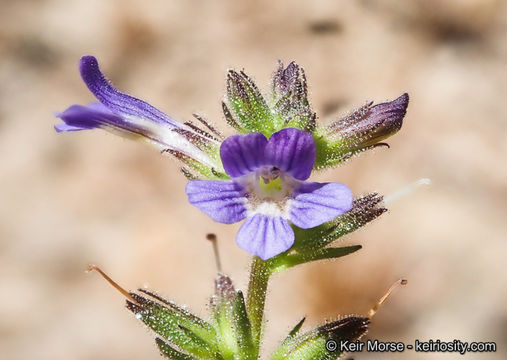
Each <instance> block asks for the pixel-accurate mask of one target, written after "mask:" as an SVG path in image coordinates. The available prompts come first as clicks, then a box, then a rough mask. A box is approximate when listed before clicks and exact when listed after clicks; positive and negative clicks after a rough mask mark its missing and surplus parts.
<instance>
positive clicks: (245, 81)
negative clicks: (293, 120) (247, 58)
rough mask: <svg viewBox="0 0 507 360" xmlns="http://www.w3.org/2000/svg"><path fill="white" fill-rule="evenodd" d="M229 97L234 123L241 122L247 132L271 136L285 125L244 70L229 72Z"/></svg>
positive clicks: (242, 127)
mask: <svg viewBox="0 0 507 360" xmlns="http://www.w3.org/2000/svg"><path fill="white" fill-rule="evenodd" d="M227 99H228V103H229V106H230V109H231V110H232V113H233V114H234V121H233V123H234V122H235V123H236V124H241V129H244V131H245V132H260V133H263V134H264V135H266V137H269V136H271V134H273V133H274V132H275V131H276V130H277V129H280V128H281V126H282V125H283V120H282V118H281V117H280V116H277V115H276V114H275V113H274V112H272V111H271V109H270V108H269V106H268V104H267V103H266V100H265V99H264V97H263V96H262V94H261V92H260V90H259V89H258V88H257V85H255V83H254V82H253V80H252V79H251V78H250V77H249V76H248V75H246V74H245V73H244V72H243V71H240V72H237V71H234V70H230V71H229V72H228V74H227ZM228 122H231V121H230V120H228ZM233 126H234V125H233Z"/></svg>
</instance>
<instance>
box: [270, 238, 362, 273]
mask: <svg viewBox="0 0 507 360" xmlns="http://www.w3.org/2000/svg"><path fill="white" fill-rule="evenodd" d="M361 248H362V246H361V245H353V246H344V247H338V248H324V249H318V250H313V251H308V252H304V253H293V254H289V255H286V256H283V257H279V258H277V259H276V260H275V261H273V262H272V263H271V268H272V271H273V272H274V273H278V272H281V271H283V270H286V269H288V268H291V267H293V266H296V265H300V264H304V263H308V262H312V261H317V260H325V259H336V258H339V257H342V256H345V255H349V254H352V253H353V252H356V251H357V250H359V249H361Z"/></svg>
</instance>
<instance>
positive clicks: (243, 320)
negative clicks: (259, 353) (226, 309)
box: [233, 291, 255, 360]
mask: <svg viewBox="0 0 507 360" xmlns="http://www.w3.org/2000/svg"><path fill="white" fill-rule="evenodd" d="M233 324H234V329H235V333H236V341H237V343H238V355H239V356H240V359H245V360H246V359H255V356H253V351H252V350H253V348H254V345H253V339H252V327H251V325H250V320H249V319H248V315H247V311H246V305H245V299H244V297H243V293H242V292H241V291H238V292H237V295H236V297H235V299H234V303H233Z"/></svg>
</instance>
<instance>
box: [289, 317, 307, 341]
mask: <svg viewBox="0 0 507 360" xmlns="http://www.w3.org/2000/svg"><path fill="white" fill-rule="evenodd" d="M305 320H306V317H304V318H302V319H301V320H299V322H298V323H297V324H296V326H294V327H293V328H292V330H291V331H290V332H289V335H287V337H286V338H285V340H284V342H287V341H290V340H291V339H292V338H293V337H295V336H296V335H297V333H298V332H299V330H301V327H302V326H303V323H304V322H305Z"/></svg>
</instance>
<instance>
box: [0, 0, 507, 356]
mask: <svg viewBox="0 0 507 360" xmlns="http://www.w3.org/2000/svg"><path fill="white" fill-rule="evenodd" d="M0 53H1V56H0V154H2V160H1V162H0V164H1V165H0V181H1V188H0V189H1V190H0V199H1V204H2V205H1V207H0V292H1V294H2V304H1V306H0V353H1V354H2V359H6V360H18V359H39V360H63V359H78V360H80V359H110V360H114V359H140V358H143V359H159V355H158V352H157V350H156V348H155V345H154V342H153V340H152V336H151V335H150V333H149V332H148V331H147V330H146V329H144V328H143V327H142V326H141V325H140V324H139V323H138V322H137V321H136V319H135V318H134V317H133V316H131V314H130V313H129V312H127V311H126V310H125V309H124V308H123V304H124V299H123V298H122V296H121V295H120V294H118V293H117V292H116V291H114V290H113V289H112V288H111V287H110V286H109V285H108V284H107V283H105V282H104V281H103V280H102V279H101V278H99V277H98V275H97V274H88V275H86V274H85V273H84V269H85V268H86V265H87V264H88V263H90V262H93V263H97V264H100V265H101V266H102V267H103V268H104V269H105V270H106V271H107V272H108V273H109V274H110V275H111V276H112V277H113V278H114V279H116V280H117V281H118V282H120V283H121V284H122V285H124V286H125V287H127V288H130V289H134V288H136V287H137V286H143V285H147V286H149V287H150V288H152V289H156V290H158V291H160V292H161V293H162V294H163V295H165V296H167V297H169V298H171V299H173V300H175V301H177V302H178V303H181V304H186V305H188V306H189V308H190V309H192V310H193V311H195V312H197V313H198V314H200V315H202V316H206V314H207V309H206V304H207V297H208V295H209V294H210V293H211V292H212V290H213V289H212V287H213V283H212V282H213V279H214V276H215V267H214V260H213V258H212V252H211V247H210V245H209V244H208V243H206V241H205V240H204V235H205V233H207V232H216V233H217V234H218V236H219V241H220V243H219V246H220V249H221V251H222V258H223V259H222V261H223V264H224V268H225V271H226V272H227V273H228V274H230V275H231V276H232V277H233V279H234V281H235V283H236V285H237V286H238V287H240V288H243V289H244V288H246V281H247V270H248V265H249V256H248V254H246V253H245V252H243V251H242V250H240V249H239V248H238V247H237V246H236V245H235V243H234V235H235V233H236V231H237V229H238V227H239V225H232V226H228V225H221V224H215V223H213V222H212V221H211V220H210V219H208V218H207V217H206V216H205V215H204V214H202V213H200V212H199V211H198V210H197V209H195V208H194V207H192V206H191V205H189V204H188V203H187V201H186V196H185V194H184V186H185V183H186V180H185V179H184V177H183V176H181V175H180V173H179V171H178V166H177V164H176V163H175V162H173V161H172V160H170V159H169V158H167V157H162V156H160V155H159V154H158V153H157V152H156V151H154V150H153V149H151V148H149V147H147V146H145V145H143V144H139V143H133V142H129V141H126V140H122V139H119V138H117V137H115V136H113V135H109V134H106V133H103V132H99V131H96V132H83V133H75V134H66V135H57V134H56V133H55V132H54V131H53V128H52V126H53V124H55V123H56V121H57V120H56V119H55V118H53V114H54V113H55V112H57V111H62V110H64V109H65V108H66V107H67V106H69V105H71V104H73V103H80V104H86V103H88V102H90V101H92V100H93V97H92V95H91V94H90V93H89V92H88V91H87V89H86V87H85V85H84V84H83V83H82V81H81V79H80V77H79V75H78V71H77V62H78V60H79V58H80V56H82V55H85V54H93V55H95V56H97V57H98V58H99V61H100V62H101V65H102V69H103V70H104V72H105V73H106V74H107V75H108V77H109V78H110V79H111V80H112V81H113V82H114V83H115V84H116V85H117V86H118V87H119V88H120V89H122V90H124V91H126V92H129V93H131V94H132V95H135V96H138V97H141V98H143V99H145V100H148V101H149V102H150V103H152V104H154V105H155V106H157V107H159V108H160V109H161V110H163V111H165V112H167V113H168V114H170V115H172V116H173V117H175V118H177V119H180V120H189V119H190V118H191V113H192V112H199V113H201V114H203V115H206V116H207V117H208V118H209V119H211V120H212V121H214V122H215V123H217V124H220V126H221V128H222V129H225V126H224V123H223V117H222V115H221V112H220V100H221V99H222V98H223V94H224V90H225V74H226V69H227V68H230V67H234V68H236V69H241V68H244V69H245V70H246V72H247V73H249V74H251V75H252V76H253V77H254V79H256V81H257V82H258V83H259V85H260V86H261V87H263V88H264V89H268V83H269V80H270V75H271V73H272V72H273V70H274V68H275V66H276V60H277V59H281V60H283V61H285V62H286V63H288V62H289V61H290V60H296V61H297V62H298V63H299V64H300V65H302V66H303V67H304V68H305V69H306V72H307V76H308V80H309V84H310V91H311V99H312V101H313V105H314V108H315V110H316V111H317V113H318V114H319V117H320V120H321V121H325V120H326V119H331V118H333V117H336V116H339V115H343V114H346V113H347V112H348V111H349V110H352V109H353V108H354V107H356V106H360V105H362V104H364V102H365V101H366V100H375V101H377V102H381V101H384V100H387V99H394V98H395V97H397V96H398V95H400V94H401V93H402V92H405V91H407V92H409V93H410V96H411V102H410V105H409V109H408V114H407V116H406V121H405V124H404V127H403V129H402V130H401V132H400V133H398V134H397V135H396V136H395V137H394V138H392V139H391V140H390V144H391V149H390V150H385V149H381V150H378V151H376V152H375V153H368V154H365V155H363V156H361V157H359V158H358V159H355V160H354V161H352V162H350V163H348V164H345V165H344V166H341V167H339V168H337V169H335V170H333V171H328V172H326V173H323V174H317V175H316V176H315V179H317V180H323V179H328V180H333V181H341V182H344V183H346V184H348V185H349V186H350V187H351V188H352V189H353V191H354V192H355V193H356V194H364V193H367V192H371V191H378V192H380V193H382V194H391V193H394V192H396V191H397V190H399V189H400V188H402V187H403V186H405V185H406V184H408V183H411V182H413V181H414V180H416V179H418V178H421V177H428V178H431V180H432V182H433V184H432V185H431V186H430V187H424V188H420V189H419V190H417V191H416V192H414V193H413V194H411V195H409V196H407V197H405V198H403V199H401V200H399V201H397V202H395V203H393V204H390V206H389V208H390V210H391V211H390V212H389V213H387V214H386V215H384V216H382V217H381V218H380V219H379V220H377V221H376V222H374V223H373V224H371V225H370V226H368V227H367V228H365V229H363V230H361V231H359V232H358V233H356V234H354V235H353V236H349V237H348V238H347V239H346V240H345V242H344V243H349V244H356V243H360V244H362V245H363V246H364V249H363V250H361V251H359V252H358V253H356V254H354V255H352V256H350V257H347V258H344V259H341V260H340V261H336V262H332V263H331V262H328V263H320V264H315V265H309V266H306V267H302V268H300V269H295V270H293V271H290V272H288V273H285V274H282V275H281V276H278V277H276V278H275V279H274V280H273V281H272V283H271V287H270V293H269V298H268V307H269V310H268V314H267V315H268V320H269V321H268V323H267V326H266V341H265V344H264V355H266V354H268V353H270V352H271V351H273V350H274V348H275V346H276V344H277V343H278V341H279V340H281V339H282V337H283V336H285V334H286V333H287V331H288V330H289V328H290V327H291V326H293V325H294V324H295V323H296V322H297V321H298V320H299V319H300V318H301V317H303V316H305V315H306V316H307V324H306V326H305V329H310V328H311V327H314V326H316V325H317V324H318V323H320V322H322V321H323V319H324V318H327V319H329V318H332V317H335V316H336V315H338V314H350V313H356V314H366V313H367V311H368V310H369V308H370V307H371V306H372V305H373V304H374V303H375V302H376V301H377V299H378V298H379V297H380V296H381V295H382V294H383V293H384V291H385V290H386V289H387V288H388V287H389V285H390V284H391V283H393V282H394V281H395V280H396V279H398V278H399V277H401V276H404V277H406V278H408V279H409V284H408V286H406V287H405V288H403V289H399V290H398V291H397V292H396V293H395V294H394V296H393V297H392V298H391V299H390V300H389V301H388V303H387V304H386V305H385V306H384V307H383V308H382V309H381V310H380V312H379V313H378V314H377V316H376V317H375V319H374V321H373V324H372V326H371V330H370V332H369V335H368V336H369V337H370V338H378V339H382V340H391V341H405V342H410V343H412V342H413V341H414V340H415V339H420V340H429V339H441V340H444V341H452V340H454V339H461V340H463V341H496V342H497V343H498V351H497V353H495V354H491V353H490V354H469V355H467V356H466V357H467V358H470V359H476V358H480V359H505V358H506V356H507V351H506V349H505V347H506V345H507V279H506V275H507V266H506V260H505V255H506V253H507V243H506V235H507V231H506V225H505V221H506V220H505V219H506V216H507V207H506V205H507V167H506V165H505V161H506V160H505V159H506V158H507V118H506V111H505V94H506V93H507V6H506V3H505V2H504V1H501V0H462V1H459V0H448V1H442V0H418V1H394V0H393V1H389V0H387V1H380V0H378V1H377V0H369V1H366V0H363V1H299V2H294V1H255V2H254V1H251V2H246V1H244V2H240V1H216V2H213V1H197V0H187V1H162V0H160V1H150V2H144V1H135V0H130V1H128V0H122V1H119V0H118V1H100V0H87V1H78V0H66V1H63V0H62V1H57V0H38V1H37V0H12V1H10V0H2V1H0ZM351 357H354V358H355V359H390V358H393V357H395V358H403V359H440V358H445V359H457V358H461V357H460V356H459V355H457V354H417V353H414V352H405V353H403V354H399V355H397V356H394V355H392V354H368V353H362V354H354V355H353V356H351Z"/></svg>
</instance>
